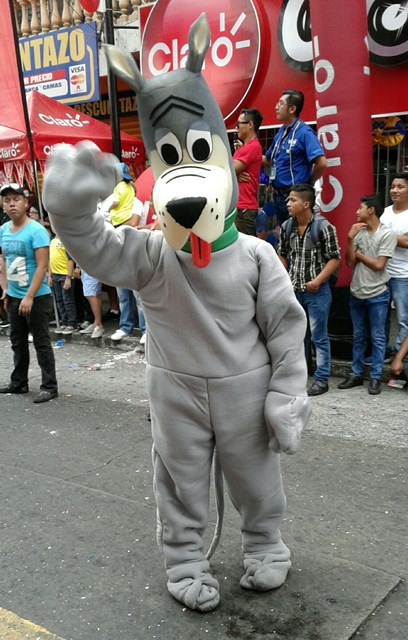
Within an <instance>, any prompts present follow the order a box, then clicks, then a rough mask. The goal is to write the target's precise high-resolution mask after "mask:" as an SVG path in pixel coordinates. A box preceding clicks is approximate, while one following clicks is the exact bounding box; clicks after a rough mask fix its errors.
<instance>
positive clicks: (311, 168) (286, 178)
mask: <svg viewBox="0 0 408 640" xmlns="http://www.w3.org/2000/svg"><path fill="white" fill-rule="evenodd" d="M303 103H304V95H303V93H302V92H301V91H296V90H294V89H284V90H283V92H282V95H281V97H280V98H279V100H278V102H277V103H276V107H275V110H276V118H277V119H278V120H279V121H280V122H282V126H281V128H280V129H279V131H278V133H277V134H276V136H275V138H274V139H273V142H272V144H271V146H270V147H269V149H268V150H267V152H266V154H265V155H264V156H263V158H262V162H263V164H264V165H265V166H268V167H270V175H271V183H272V187H273V190H274V192H273V200H274V205H275V211H276V216H277V221H278V223H279V225H281V224H282V223H283V222H284V221H285V220H286V219H287V218H288V215H289V214H288V211H287V208H286V198H287V197H288V195H289V192H290V189H291V187H292V185H294V184H305V183H307V184H311V185H313V184H314V183H315V182H316V180H319V178H321V176H322V175H323V172H324V170H325V168H326V165H327V160H326V157H325V155H324V151H323V148H322V146H321V144H320V142H319V141H318V139H317V136H316V134H315V133H314V131H313V129H311V128H310V127H309V125H307V124H305V123H304V122H303V120H301V119H300V117H299V116H300V113H301V111H302V109H303Z"/></svg>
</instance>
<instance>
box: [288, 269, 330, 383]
mask: <svg viewBox="0 0 408 640" xmlns="http://www.w3.org/2000/svg"><path fill="white" fill-rule="evenodd" d="M296 297H297V299H298V301H299V302H300V304H301V305H302V307H303V309H304V310H305V311H306V315H307V318H308V322H309V328H310V337H311V339H312V343H313V344H314V347H315V350H316V371H315V372H314V378H315V380H317V381H318V382H322V383H323V384H327V382H328V380H329V375H330V365H331V350H330V339H329V334H328V329H327V323H328V319H329V313H330V305H331V300H332V296H331V291H330V287H329V283H328V282H324V283H323V284H322V285H321V287H319V290H318V291H317V292H316V293H309V292H308V291H303V292H299V291H298V292H296ZM305 355H306V358H307V357H308V345H307V343H306V342H305Z"/></svg>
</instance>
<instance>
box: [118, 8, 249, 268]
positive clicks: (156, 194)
mask: <svg viewBox="0 0 408 640" xmlns="http://www.w3.org/2000/svg"><path fill="white" fill-rule="evenodd" d="M209 46H210V29H209V26H208V21H207V17H206V15H205V14H204V13H203V14H201V16H200V17H199V18H197V20H196V21H195V22H194V23H193V24H192V25H191V27H190V31H189V36H188V47H189V48H188V55H187V60H186V66H185V68H179V69H176V70H174V71H170V72H168V73H163V74H159V75H154V76H153V77H150V78H147V79H145V78H143V77H142V75H141V73H140V71H139V69H138V67H137V66H136V63H135V62H134V60H133V58H132V56H131V55H130V53H127V52H124V51H121V50H120V49H117V48H116V47H113V46H108V45H105V52H106V56H107V59H108V64H109V66H110V68H111V69H112V71H114V73H115V74H116V75H117V76H119V78H121V79H122V80H124V81H125V82H127V83H128V84H129V85H130V86H131V87H132V88H133V89H134V91H135V92H136V94H137V108H138V113H139V120H140V128H141V131H142V136H143V142H144V144H145V147H146V152H147V154H148V156H149V159H150V163H151V166H152V170H153V174H154V177H155V180H156V183H155V187H154V190H153V203H154V208H155V210H156V213H157V216H158V219H159V222H160V227H161V229H162V231H163V234H164V236H165V238H166V241H167V242H168V243H169V244H170V246H171V247H172V248H173V249H174V250H175V251H178V250H180V249H182V250H183V251H191V253H192V259H193V262H194V264H195V265H197V266H199V267H204V266H206V265H207V264H208V262H209V260H210V256H211V250H213V251H214V250H216V249H217V248H219V247H221V246H226V244H225V242H224V236H225V233H226V231H227V229H228V230H229V234H228V243H230V242H231V241H234V240H235V239H236V238H237V237H238V232H237V231H236V228H235V226H234V224H233V220H234V217H235V206H236V202H237V198H238V185H237V181H236V177H235V170H234V166H233V162H232V157H231V147H230V143H229V140H228V136H227V133H226V129H225V124H224V120H223V117H222V114H221V111H220V109H219V107H218V105H217V103H216V101H215V99H214V97H213V95H212V94H211V92H210V90H209V88H208V85H207V83H206V82H205V80H204V78H203V76H202V74H201V69H202V67H203V64H204V58H205V54H206V52H207V50H208V47H209ZM234 229H235V233H231V231H234ZM221 236H223V239H222V240H221ZM215 241H219V242H218V243H217V245H216V246H215V245H213V243H214V242H215Z"/></svg>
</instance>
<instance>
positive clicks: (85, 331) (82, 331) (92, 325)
mask: <svg viewBox="0 0 408 640" xmlns="http://www.w3.org/2000/svg"><path fill="white" fill-rule="evenodd" d="M94 329H95V325H94V324H90V325H89V326H88V327H85V329H81V331H80V332H79V333H82V334H85V335H87V334H89V333H90V334H91V335H92V333H93V330H94Z"/></svg>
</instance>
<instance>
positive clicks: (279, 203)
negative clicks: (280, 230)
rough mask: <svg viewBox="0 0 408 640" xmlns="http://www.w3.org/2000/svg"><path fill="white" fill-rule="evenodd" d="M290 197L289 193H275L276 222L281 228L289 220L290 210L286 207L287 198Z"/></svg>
mask: <svg viewBox="0 0 408 640" xmlns="http://www.w3.org/2000/svg"><path fill="white" fill-rule="evenodd" d="M288 195H289V191H288V192H287V193H284V194H283V193H282V194H278V193H274V194H273V204H274V205H275V213H276V221H277V223H278V225H279V227H281V226H282V225H283V223H284V222H285V220H287V219H288V218H289V213H288V208H287V206H286V198H287V197H288Z"/></svg>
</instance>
